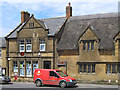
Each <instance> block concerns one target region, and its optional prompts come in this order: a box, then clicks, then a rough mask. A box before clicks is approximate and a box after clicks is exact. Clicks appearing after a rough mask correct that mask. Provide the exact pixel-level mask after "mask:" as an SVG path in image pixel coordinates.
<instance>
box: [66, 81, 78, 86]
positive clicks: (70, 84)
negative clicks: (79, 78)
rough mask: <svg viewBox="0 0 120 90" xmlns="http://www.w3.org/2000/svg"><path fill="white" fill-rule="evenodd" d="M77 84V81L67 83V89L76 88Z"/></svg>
mask: <svg viewBox="0 0 120 90" xmlns="http://www.w3.org/2000/svg"><path fill="white" fill-rule="evenodd" d="M75 84H77V82H76V81H73V82H67V87H69V86H75Z"/></svg>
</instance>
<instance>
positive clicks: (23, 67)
mask: <svg viewBox="0 0 120 90" xmlns="http://www.w3.org/2000/svg"><path fill="white" fill-rule="evenodd" d="M20 62H23V64H22V65H23V66H22V67H21V66H20V65H21V64H20ZM19 67H20V68H19V75H20V76H25V62H24V61H19ZM20 69H22V70H23V72H24V74H21V72H20Z"/></svg>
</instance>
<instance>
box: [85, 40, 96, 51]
mask: <svg viewBox="0 0 120 90" xmlns="http://www.w3.org/2000/svg"><path fill="white" fill-rule="evenodd" d="M83 50H87V51H89V50H94V40H83Z"/></svg>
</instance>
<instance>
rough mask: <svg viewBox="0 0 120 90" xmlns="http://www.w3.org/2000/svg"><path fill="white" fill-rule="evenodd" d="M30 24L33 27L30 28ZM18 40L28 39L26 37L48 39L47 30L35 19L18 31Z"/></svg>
mask: <svg viewBox="0 0 120 90" xmlns="http://www.w3.org/2000/svg"><path fill="white" fill-rule="evenodd" d="M30 24H32V25H33V27H30ZM17 35H18V38H26V37H34V36H37V37H46V36H47V32H46V29H45V28H44V27H43V26H42V25H41V24H40V23H39V22H38V21H37V20H36V19H35V18H34V17H33V16H31V18H30V19H29V20H28V21H27V22H26V23H25V25H24V26H23V27H22V28H21V29H20V30H19V31H18V34H17Z"/></svg>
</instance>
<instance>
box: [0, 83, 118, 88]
mask: <svg viewBox="0 0 120 90" xmlns="http://www.w3.org/2000/svg"><path fill="white" fill-rule="evenodd" d="M0 88H59V87H58V86H43V87H36V86H35V84H34V83H31V82H30V83H27V82H12V83H9V84H2V85H1V84H0ZM74 88H118V85H98V84H77V86H76V87H74ZM72 89H73V88H72Z"/></svg>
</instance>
